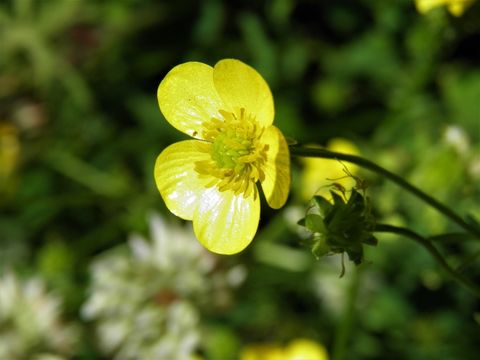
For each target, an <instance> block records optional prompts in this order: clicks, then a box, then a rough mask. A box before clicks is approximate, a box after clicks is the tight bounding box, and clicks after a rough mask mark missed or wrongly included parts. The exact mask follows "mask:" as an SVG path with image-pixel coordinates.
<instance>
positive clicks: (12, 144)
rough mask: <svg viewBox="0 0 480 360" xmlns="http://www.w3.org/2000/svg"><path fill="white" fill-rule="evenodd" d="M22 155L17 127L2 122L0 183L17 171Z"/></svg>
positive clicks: (0, 127)
mask: <svg viewBox="0 0 480 360" xmlns="http://www.w3.org/2000/svg"><path fill="white" fill-rule="evenodd" d="M19 155H20V141H19V139H18V131H17V128H16V127H15V126H13V125H11V124H9V123H4V122H0V184H1V183H2V182H3V181H4V180H7V179H8V178H9V177H10V176H11V175H12V174H13V172H14V171H15V168H16V167H17V165H18V160H19Z"/></svg>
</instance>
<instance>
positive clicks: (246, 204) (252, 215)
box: [193, 187, 260, 255]
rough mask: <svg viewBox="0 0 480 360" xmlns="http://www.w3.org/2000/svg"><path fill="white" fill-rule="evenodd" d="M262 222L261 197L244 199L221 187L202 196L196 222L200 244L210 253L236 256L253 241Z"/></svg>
mask: <svg viewBox="0 0 480 360" xmlns="http://www.w3.org/2000/svg"><path fill="white" fill-rule="evenodd" d="M259 220H260V200H259V196H258V194H257V195H256V196H254V194H253V193H252V195H250V196H249V197H248V198H244V197H243V195H242V194H240V195H235V194H234V192H233V191H231V190H227V191H223V192H220V191H219V190H218V189H217V187H211V188H208V189H207V190H206V191H205V192H203V193H202V196H201V199H200V204H199V206H198V207H197V209H196V211H195V214H194V218H193V229H194V231H195V235H196V236H197V239H198V241H200V243H202V245H203V246H205V247H206V248H207V249H208V250H210V251H212V252H215V253H218V254H224V255H230V254H236V253H238V252H240V251H242V250H243V249H245V247H247V245H248V244H250V242H251V241H252V239H253V237H254V236H255V233H256V232H257V228H258V222H259Z"/></svg>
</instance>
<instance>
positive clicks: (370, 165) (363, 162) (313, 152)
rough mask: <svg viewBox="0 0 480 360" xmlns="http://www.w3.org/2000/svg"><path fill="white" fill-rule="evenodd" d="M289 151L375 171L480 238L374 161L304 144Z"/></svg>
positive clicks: (479, 232)
mask: <svg viewBox="0 0 480 360" xmlns="http://www.w3.org/2000/svg"><path fill="white" fill-rule="evenodd" d="M290 153H291V154H292V155H294V156H306V157H318V158H323V159H336V160H342V161H347V162H350V163H353V164H357V165H360V166H362V167H364V168H366V169H369V170H371V171H374V172H376V173H377V174H380V175H383V176H385V177H386V178H388V179H390V180H391V181H393V182H395V183H396V184H397V185H399V186H401V187H403V188H404V189H405V190H407V191H409V192H411V193H412V194H414V195H415V196H417V197H418V198H420V199H422V200H423V201H425V202H426V203H427V204H429V205H430V206H432V207H434V208H435V209H437V210H438V211H439V212H440V213H442V214H443V215H445V216H446V217H448V218H450V219H451V220H452V221H454V222H456V223H457V224H458V225H459V226H461V227H462V228H463V229H465V230H466V231H468V232H469V233H471V234H472V235H474V236H475V237H476V238H478V239H480V230H479V229H478V228H476V227H475V226H473V225H471V224H469V223H467V222H465V221H464V220H463V219H462V218H461V217H460V216H458V215H457V214H456V213H455V212H453V211H452V210H450V209H449V208H448V207H447V206H445V205H443V204H442V203H440V202H439V201H438V200H436V199H434V198H433V197H431V196H430V195H428V194H426V193H424V192H423V191H421V190H420V189H418V188H417V187H415V186H413V185H412V184H410V183H408V182H407V181H405V180H404V179H403V178H402V177H400V176H398V175H396V174H394V173H392V172H390V171H388V170H386V169H384V168H382V167H381V166H379V165H377V164H375V163H374V162H372V161H370V160H367V159H365V158H362V157H360V156H356V155H350V154H342V153H338V152H333V151H330V150H327V149H315V148H309V147H304V146H290Z"/></svg>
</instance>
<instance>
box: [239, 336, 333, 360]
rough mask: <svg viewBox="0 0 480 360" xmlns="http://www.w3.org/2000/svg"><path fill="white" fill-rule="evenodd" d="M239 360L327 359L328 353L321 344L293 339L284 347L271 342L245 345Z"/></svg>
mask: <svg viewBox="0 0 480 360" xmlns="http://www.w3.org/2000/svg"><path fill="white" fill-rule="evenodd" d="M240 360H328V354H327V351H326V350H325V348H324V347H323V346H322V345H321V344H318V343H316V342H314V341H312V340H309V339H295V340H292V341H291V342H290V343H289V344H288V345H287V346H286V347H284V348H282V347H280V346H278V345H273V344H257V345H249V346H246V347H245V348H243V350H242V352H241V353H240Z"/></svg>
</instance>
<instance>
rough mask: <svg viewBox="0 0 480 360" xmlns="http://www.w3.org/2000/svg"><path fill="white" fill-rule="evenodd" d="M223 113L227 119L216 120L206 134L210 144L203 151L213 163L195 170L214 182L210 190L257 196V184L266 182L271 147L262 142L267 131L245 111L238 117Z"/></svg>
mask: <svg viewBox="0 0 480 360" xmlns="http://www.w3.org/2000/svg"><path fill="white" fill-rule="evenodd" d="M219 112H220V114H221V115H222V117H223V119H217V118H213V119H212V120H211V121H210V122H208V123H207V124H205V129H204V132H203V134H202V135H203V138H204V139H205V140H206V141H207V142H209V143H210V144H206V146H204V147H202V149H203V150H202V151H205V152H208V153H209V154H210V156H211V159H210V160H208V161H199V162H197V163H196V164H195V170H196V171H197V172H198V173H199V174H200V176H201V177H209V178H211V179H212V180H211V181H210V182H209V183H208V185H207V186H215V185H216V186H218V188H219V190H220V191H225V190H233V191H234V192H235V193H236V194H240V193H243V194H244V196H245V197H247V196H249V195H250V194H251V193H252V191H254V192H255V195H256V186H255V183H256V182H257V181H258V180H260V181H263V179H264V178H265V173H264V171H263V169H262V168H263V167H264V164H265V162H266V159H267V151H268V145H266V144H262V143H261V141H260V139H261V136H262V134H263V131H264V129H263V128H262V127H260V126H259V125H258V123H257V122H256V121H255V118H254V117H253V116H251V115H249V114H247V113H246V111H245V109H243V108H242V109H240V110H239V111H238V112H237V113H231V112H227V111H223V110H220V111H219Z"/></svg>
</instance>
